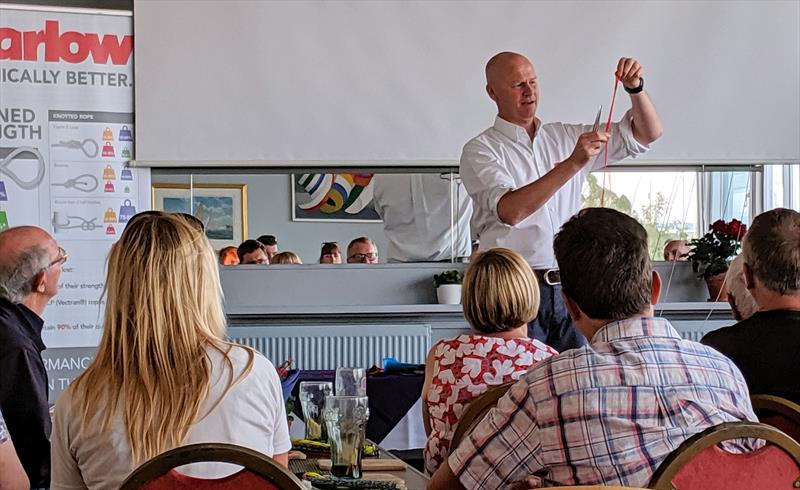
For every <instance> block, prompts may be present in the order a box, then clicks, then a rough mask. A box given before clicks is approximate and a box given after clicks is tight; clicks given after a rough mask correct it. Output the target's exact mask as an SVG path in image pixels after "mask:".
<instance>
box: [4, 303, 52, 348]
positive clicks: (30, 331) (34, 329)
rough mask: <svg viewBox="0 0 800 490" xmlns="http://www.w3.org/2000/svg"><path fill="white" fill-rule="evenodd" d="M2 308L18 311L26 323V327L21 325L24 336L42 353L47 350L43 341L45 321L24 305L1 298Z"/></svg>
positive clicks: (21, 319)
mask: <svg viewBox="0 0 800 490" xmlns="http://www.w3.org/2000/svg"><path fill="white" fill-rule="evenodd" d="M0 306H3V307H5V308H7V309H9V310H12V311H13V310H16V312H17V313H18V314H19V316H20V321H21V322H22V321H24V322H25V323H26V325H21V327H22V330H23V332H24V334H25V335H26V336H27V337H28V338H29V339H31V340H32V341H33V342H34V344H36V346H37V347H38V348H39V350H40V351H43V350H45V349H46V348H47V346H45V345H44V341H43V340H42V328H43V327H44V320H42V318H41V317H40V316H39V315H37V314H36V313H34V312H33V311H31V309H30V308H28V307H27V306H25V305H24V304H22V303H12V302H10V301H8V300H6V299H4V298H0Z"/></svg>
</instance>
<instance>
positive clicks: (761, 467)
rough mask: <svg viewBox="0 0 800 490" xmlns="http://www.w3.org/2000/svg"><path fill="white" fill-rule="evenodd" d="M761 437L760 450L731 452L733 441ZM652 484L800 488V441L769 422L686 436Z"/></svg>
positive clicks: (664, 487)
mask: <svg viewBox="0 0 800 490" xmlns="http://www.w3.org/2000/svg"><path fill="white" fill-rule="evenodd" d="M742 438H751V439H761V440H764V441H766V444H765V445H763V446H761V447H759V448H758V449H756V450H755V451H751V452H745V453H731V452H728V451H725V450H724V449H722V448H721V447H719V446H718V444H719V443H720V442H723V441H730V440H732V439H742ZM648 488H651V489H656V490H688V489H697V488H702V489H704V490H723V489H724V490H732V489H739V488H741V489H757V488H758V489H761V488H763V489H767V488H769V489H773V490H779V489H787V490H788V489H796V488H800V444H799V443H798V442H797V441H795V440H793V439H792V438H790V437H789V436H787V435H786V434H784V433H783V432H781V431H779V430H778V429H776V428H774V427H771V426H769V425H765V424H760V423H756V422H726V423H723V424H719V425H716V426H714V427H710V428H708V429H706V430H704V431H703V432H700V433H699V434H695V435H693V436H692V437H690V438H689V439H687V440H685V441H684V442H683V444H681V445H680V446H679V447H678V448H677V449H675V450H674V451H672V453H670V455H669V456H667V458H666V459H665V460H664V461H663V462H662V463H661V465H660V466H659V467H658V469H657V470H656V472H655V473H654V474H653V477H652V478H651V479H650V484H649V486H648Z"/></svg>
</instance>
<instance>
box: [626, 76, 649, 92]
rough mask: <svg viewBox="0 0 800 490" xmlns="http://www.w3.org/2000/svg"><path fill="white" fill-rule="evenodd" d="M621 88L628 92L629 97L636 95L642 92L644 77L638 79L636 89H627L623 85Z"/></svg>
mask: <svg viewBox="0 0 800 490" xmlns="http://www.w3.org/2000/svg"><path fill="white" fill-rule="evenodd" d="M622 88H624V89H625V91H626V92H628V93H629V94H631V95H633V94H638V93H639V92H641V91H642V90H644V77H639V86H638V87H634V88H628V87H626V86H625V85H623V86H622Z"/></svg>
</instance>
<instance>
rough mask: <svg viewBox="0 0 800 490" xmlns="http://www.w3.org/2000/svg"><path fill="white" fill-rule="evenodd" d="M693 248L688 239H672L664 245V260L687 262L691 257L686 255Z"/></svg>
mask: <svg viewBox="0 0 800 490" xmlns="http://www.w3.org/2000/svg"><path fill="white" fill-rule="evenodd" d="M690 250H691V248H689V245H687V243H686V240H670V241H668V242H667V244H666V245H664V260H666V261H667V262H686V261H687V260H689V257H688V256H687V255H686V254H688V253H689V251H690Z"/></svg>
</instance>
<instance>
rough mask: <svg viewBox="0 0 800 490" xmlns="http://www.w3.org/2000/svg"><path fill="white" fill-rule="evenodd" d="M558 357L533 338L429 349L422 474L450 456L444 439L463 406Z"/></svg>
mask: <svg viewBox="0 0 800 490" xmlns="http://www.w3.org/2000/svg"><path fill="white" fill-rule="evenodd" d="M555 354H558V352H556V351H555V350H554V349H552V348H551V347H548V346H547V345H545V344H543V343H541V342H539V341H538V340H534V339H527V338H518V339H509V340H505V339H501V338H496V337H484V336H481V335H460V336H458V337H456V338H454V339H449V340H440V341H439V342H438V343H436V345H434V346H433V374H432V379H431V384H430V389H429V391H428V393H427V394H426V397H425V398H426V400H427V402H428V415H429V418H430V424H431V433H430V436H428V442H427V444H426V445H425V450H424V453H425V469H426V470H427V471H428V472H429V473H431V474H433V472H434V471H436V469H437V468H438V467H439V465H440V464H442V462H443V461H445V460H446V459H447V456H448V455H449V454H450V439H451V438H452V437H453V430H454V429H455V426H456V424H457V423H458V419H459V418H460V417H461V414H462V413H463V412H464V407H465V406H466V405H467V404H468V403H469V402H470V401H472V400H473V399H474V398H477V397H478V396H480V395H481V394H482V393H484V392H485V391H487V390H488V389H489V388H491V387H493V386H498V385H501V384H503V383H507V382H509V381H512V380H516V379H519V377H520V376H521V375H523V374H524V373H525V372H527V371H528V370H529V369H530V368H531V367H532V366H533V365H534V364H536V363H537V362H539V361H541V360H542V359H547V358H548V357H550V356H552V355H555Z"/></svg>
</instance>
